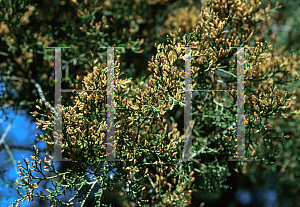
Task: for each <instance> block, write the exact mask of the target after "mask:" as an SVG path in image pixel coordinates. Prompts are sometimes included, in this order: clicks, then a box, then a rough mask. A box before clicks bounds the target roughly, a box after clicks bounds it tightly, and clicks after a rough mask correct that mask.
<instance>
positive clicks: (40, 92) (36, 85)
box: [2, 76, 55, 111]
mask: <svg viewBox="0 0 300 207" xmlns="http://www.w3.org/2000/svg"><path fill="white" fill-rule="evenodd" d="M2 77H3V79H5V80H18V81H24V82H26V83H29V82H31V83H32V84H33V85H34V86H35V88H36V89H37V90H38V93H39V96H40V98H41V99H42V101H43V102H44V103H47V102H48V101H47V100H46V98H45V96H44V92H43V90H42V87H41V86H40V84H38V83H37V82H36V81H35V80H34V79H30V81H29V80H28V79H26V78H24V79H23V78H20V77H16V76H2ZM48 107H49V108H50V109H51V110H52V111H54V110H55V109H54V107H53V106H52V105H51V104H50V102H49V105H48Z"/></svg>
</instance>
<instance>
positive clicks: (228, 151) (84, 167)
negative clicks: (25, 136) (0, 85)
mask: <svg viewBox="0 0 300 207" xmlns="http://www.w3.org/2000/svg"><path fill="white" fill-rule="evenodd" d="M12 2H13V1H2V2H1V4H2V7H3V8H4V9H3V12H2V13H1V18H3V19H1V33H2V35H3V37H2V39H1V41H2V42H3V43H4V45H5V46H1V49H3V50H5V51H7V53H6V54H4V56H6V57H7V59H6V60H7V62H5V63H2V64H1V67H2V68H6V69H7V71H6V73H5V74H4V73H3V75H2V74H1V75H2V76H5V77H2V79H3V80H5V81H6V83H7V84H8V85H9V86H10V87H12V88H15V89H16V92H17V93H18V96H16V97H13V98H12V97H11V95H9V94H2V97H3V99H1V105H3V104H6V105H7V107H8V104H12V106H15V107H19V105H20V103H23V104H29V105H30V106H28V108H27V110H30V111H34V110H37V111H34V112H31V114H32V115H33V117H35V118H36V121H37V122H36V124H37V128H38V127H42V130H43V131H45V134H43V135H39V134H38V135H37V136H38V140H42V141H44V142H46V144H47V146H48V150H49V153H48V154H47V156H48V158H47V157H45V159H44V162H45V164H46V165H47V166H46V167H45V168H44V169H43V168H42V167H41V162H42V160H40V159H38V157H37V156H38V149H36V147H35V146H34V150H35V156H32V157H31V158H32V161H31V162H29V160H28V159H27V158H26V159H25V158H24V162H25V165H24V166H23V165H22V164H21V163H20V162H19V166H18V167H19V170H20V176H21V179H22V183H18V185H19V186H18V188H17V190H18V192H19V194H20V196H21V198H20V199H18V200H16V201H15V202H14V203H13V204H12V205H11V206H18V205H19V203H20V202H23V201H24V200H26V199H28V201H29V202H30V200H32V199H33V197H38V198H41V199H43V200H47V201H48V202H49V204H50V206H60V205H66V206H73V205H76V204H80V205H81V206H112V205H113V203H112V202H109V200H108V194H107V192H108V191H110V190H111V191H112V190H114V189H117V190H118V191H119V192H118V193H119V195H120V196H122V197H124V203H122V206H196V204H197V206H199V205H200V206H203V205H204V203H199V202H198V201H197V197H198V196H200V197H201V194H200V193H201V192H203V191H206V192H209V193H213V192H216V191H217V190H218V189H220V188H223V189H225V190H226V189H228V188H230V184H229V185H228V184H226V180H227V179H228V177H229V176H232V175H233V170H234V171H236V172H242V173H243V174H245V175H248V176H250V177H251V175H250V174H249V171H250V172H251V170H252V171H253V170H254V169H257V166H258V165H259V166H262V167H263V168H264V172H265V171H267V170H272V171H274V172H278V173H284V172H287V173H288V175H289V179H290V180H291V181H297V182H296V183H299V180H298V179H299V174H297V172H298V171H297V170H296V168H297V166H299V165H297V164H296V163H298V162H299V159H298V157H299V156H297V155H298V152H297V151H296V150H295V149H296V147H297V146H298V145H299V142H298V140H297V137H296V136H295V134H296V132H295V133H294V134H288V135H287V134H284V133H283V132H281V133H278V128H276V127H277V126H278V125H280V121H281V120H283V119H284V120H286V121H290V122H293V121H295V120H297V119H299V115H298V112H297V110H298V109H299V106H298V105H297V94H298V93H299V91H296V90H294V88H293V86H295V81H296V80H298V79H299V75H298V71H297V69H298V68H299V63H300V62H299V56H298V55H297V54H293V53H292V54H287V53H284V52H283V51H284V48H283V47H279V46H277V45H276V48H275V44H271V43H270V42H267V41H266V38H269V40H271V41H275V39H276V38H275V36H274V35H273V34H270V35H268V31H269V26H270V25H272V24H273V23H274V22H273V20H272V19H271V16H270V14H271V13H272V12H275V10H276V9H278V8H280V6H279V5H276V6H275V7H274V8H271V6H270V5H268V6H267V7H262V6H261V5H262V2H260V1H257V0H248V1H244V0H242V1H239V0H230V1H226V0H214V1H212V0H206V1H191V0H190V1H188V3H185V2H184V1H176V2H174V1H168V0H165V1H162V0H161V1H159V0H155V1H154V0H153V1H152V0H140V1H138V0H136V1H120V0H112V1H87V0H85V1H83V2H77V1H76V0H71V1H54V2H55V3H54V4H57V6H58V4H60V6H59V7H61V8H67V6H68V9H70V12H67V11H66V12H64V13H63V14H60V13H59V11H60V9H57V8H58V7H50V11H51V15H50V16H46V15H44V14H43V13H42V12H41V11H42V10H41V8H39V5H34V4H33V3H32V2H31V1H20V0H19V1H15V2H19V7H16V5H12ZM46 5H47V4H45V5H44V6H46ZM100 5H101V6H100ZM182 6H184V8H180V7H182ZM15 8H18V9H15ZM54 8H55V9H56V10H54ZM175 8H176V9H175ZM75 11H76V12H75ZM153 11H157V15H159V14H163V15H162V16H161V17H159V16H153V14H154V13H155V12H153ZM163 11H172V12H169V13H166V12H163ZM58 14H59V16H60V17H59V18H58V20H55V21H54V18H56V16H57V15H58ZM74 14H77V15H76V16H75V15H74ZM167 14H168V15H167ZM66 20H67V21H66ZM42 21H46V22H47V23H43V25H44V26H45V25H47V24H48V25H49V26H50V27H53V26H54V25H55V27H54V28H52V29H53V31H54V32H50V33H46V31H47V28H43V27H41V28H37V27H35V26H34V25H33V24H41V22H42ZM53 22H55V23H57V22H58V24H53ZM78 25H80V26H78ZM149 25H151V27H146V26H149ZM58 28H62V30H59V32H58V33H62V34H58V33H57V31H58V30H57V29H58ZM13 29H16V30H13ZM20 31H22V32H20ZM24 31H25V33H26V34H27V35H24V34H23V33H24ZM158 34H159V35H158ZM160 35H162V36H165V37H166V38H165V40H166V42H167V43H164V38H160ZM136 37H137V38H136ZM132 39H137V40H135V41H132ZM36 40H37V41H36ZM157 40H159V41H160V42H158V41H157ZM155 41H156V43H155V44H154V47H153V45H151V43H152V42H155ZM143 44H145V45H144V47H145V48H144V49H141V46H142V45H143ZM48 46H70V47H71V48H70V49H66V50H63V51H62V54H63V57H62V60H63V65H64V66H63V68H62V69H63V77H64V78H63V80H62V81H63V82H66V81H67V83H63V84H62V88H70V87H69V85H70V84H71V83H72V84H71V88H76V89H83V90H99V91H100V90H106V87H107V77H106V74H107V70H108V67H107V65H106V62H107V57H105V53H106V51H105V52H103V53H100V52H99V51H98V49H97V48H98V47H99V46H101V47H111V46H116V47H124V50H121V51H120V50H119V49H116V50H115V62H114V76H115V92H114V95H115V96H114V100H115V111H116V113H115V129H116V131H115V141H116V143H115V146H114V147H115V149H116V150H115V155H116V158H118V159H121V160H122V161H115V162H114V161H99V159H101V160H103V159H105V158H106V157H107V156H108V155H107V153H106V150H107V146H106V143H107V141H108V140H107V139H106V129H107V127H108V126H107V120H106V118H107V117H106V114H107V105H106V103H107V94H106V93H105V92H87V91H84V92H73V93H72V94H70V95H69V96H70V100H68V98H67V97H66V96H65V97H64V98H63V99H65V101H63V105H62V114H63V116H62V121H61V124H62V133H63V134H62V146H63V151H62V152H63V157H65V158H68V159H71V163H72V164H71V165H69V166H68V167H67V168H65V169H63V170H57V169H56V168H55V166H54V162H53V148H54V138H55V136H56V134H55V133H54V131H53V130H54V120H55V119H56V117H55V114H54V110H53V108H54V107H55V106H54V104H53V101H52V99H53V93H52V92H53V88H54V82H53V80H54V79H53V67H54V64H53V60H54V53H53V51H50V52H49V51H47V50H46V49H45V47H48ZM184 47H198V48H197V49H192V52H191V57H186V56H185V50H186V49H184ZM232 47H253V48H252V49H249V50H246V49H245V57H244V58H245V61H244V67H245V73H244V80H245V105H244V113H245V153H246V157H247V158H248V159H253V161H252V162H229V161H228V159H234V158H235V157H236V139H237V136H236V131H237V127H236V114H237V110H236V108H237V97H236V92H235V91H234V90H237V87H236V83H237V61H236V60H237V50H236V49H234V48H232ZM102 50H103V49H102ZM150 51H152V52H155V53H156V54H155V55H153V56H152V59H151V61H149V62H148V66H147V65H146V66H145V65H142V64H141V65H139V64H140V63H139V61H137V60H134V59H136V57H138V55H139V54H141V53H143V52H146V53H150ZM133 53H135V54H134V55H132V54H133ZM80 54H81V55H80ZM135 55H136V56H135ZM122 56H123V57H122ZM74 57H77V58H74ZM140 57H141V56H140ZM131 58H132V59H131ZM185 58H191V61H192V66H191V71H192V85H193V89H231V90H233V91H227V92H214V91H211V92H209V91H205V92H199V93H198V94H197V95H195V96H193V100H192V118H193V120H194V122H193V130H192V132H193V133H192V137H193V146H192V152H193V153H194V154H193V155H192V157H191V158H192V159H191V160H190V161H178V160H176V159H179V158H181V155H182V153H183V149H184V148H183V147H184V130H183V121H184V120H182V122H180V121H179V119H180V118H176V120H175V118H174V117H175V116H174V113H176V112H178V111H180V110H181V111H182V110H183V109H184V104H185V85H184V83H185V82H184V80H185V62H184V60H185ZM128 59H129V60H128ZM131 60H132V61H131ZM128 62H130V64H126V63H128ZM131 63H133V64H131ZM143 67H145V68H143ZM146 69H147V70H148V71H146ZM1 70H3V69H1ZM68 70H69V72H67V74H68V76H69V77H68V78H69V79H67V77H65V76H64V74H65V73H64V72H66V71H68ZM123 71H124V72H123ZM133 71H135V72H134V74H133V75H132V77H131V74H132V72H133ZM221 76H222V77H221ZM135 78H136V79H135ZM26 80H27V83H28V85H26V86H24V85H22V83H23V82H26ZM38 82H40V83H43V91H42V92H40V91H39V90H38V89H35V86H36V85H37V83H38ZM29 83H32V84H29ZM225 83H226V84H225ZM224 84H225V85H224ZM292 84H294V85H292ZM291 85H292V86H291ZM64 86H65V87H64ZM21 87H23V88H21ZM19 89H21V91H22V90H29V91H34V90H38V93H37V92H35V93H34V92H33V93H32V94H30V93H24V95H22V94H21V93H20V92H19V91H18V90H19ZM7 91H9V89H7ZM41 93H43V97H42V96H41ZM11 98H12V99H11ZM21 100H23V102H22V101H21ZM34 100H37V101H36V102H35V103H36V106H35V107H36V108H37V109H33V106H34V105H35V104H33V101H34ZM46 100H49V101H46ZM176 122H177V123H176ZM293 147H295V148H293ZM287 149H289V150H292V151H289V152H287ZM289 158H291V159H292V161H291V159H289ZM195 159H201V161H197V160H195ZM114 169H116V170H114ZM33 171H34V172H35V174H34V175H33V174H32V172H33ZM45 172H50V173H51V174H46V173H45ZM247 173H248V174H247ZM36 174H39V175H38V176H37V175H36ZM110 174H112V175H113V176H109V175H110ZM43 180H50V181H51V182H52V184H53V188H52V189H47V192H42V191H39V190H38V188H39V185H40V183H41V181H43ZM53 181H54V182H53ZM299 186H300V185H298V184H296V187H297V188H298V189H299ZM21 189H22V190H24V191H25V193H21V192H20V190H21ZM66 192H70V194H69V198H70V199H69V200H68V201H63V200H62V199H60V198H58V197H59V196H61V195H66Z"/></svg>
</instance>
